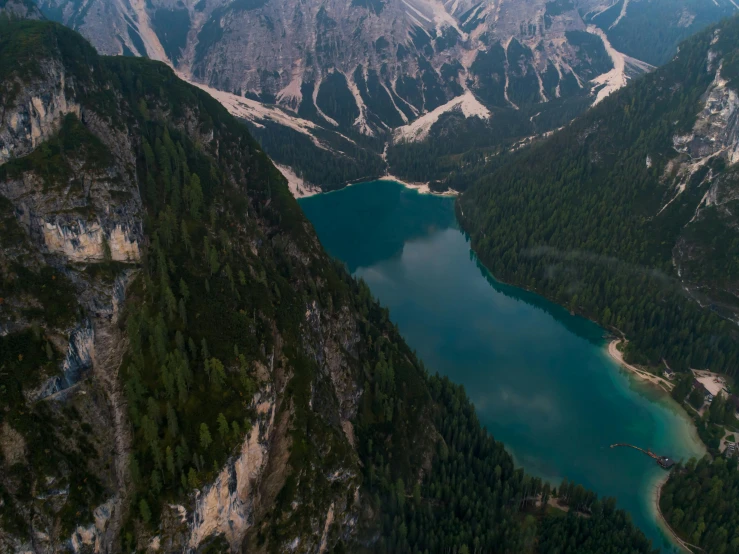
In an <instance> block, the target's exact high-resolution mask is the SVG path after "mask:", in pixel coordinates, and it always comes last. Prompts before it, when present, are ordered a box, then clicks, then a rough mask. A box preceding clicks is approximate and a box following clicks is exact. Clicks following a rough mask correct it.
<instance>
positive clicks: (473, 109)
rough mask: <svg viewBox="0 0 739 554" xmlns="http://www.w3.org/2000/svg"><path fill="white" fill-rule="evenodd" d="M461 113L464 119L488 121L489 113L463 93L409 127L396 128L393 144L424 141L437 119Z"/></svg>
mask: <svg viewBox="0 0 739 554" xmlns="http://www.w3.org/2000/svg"><path fill="white" fill-rule="evenodd" d="M453 111H461V112H462V114H463V115H464V116H465V117H466V118H470V117H479V118H480V119H489V118H490V111H489V110H488V109H487V108H486V107H485V106H483V105H482V104H481V103H480V101H479V100H477V98H475V95H474V94H472V93H471V92H470V91H467V92H465V93H464V94H463V95H462V96H458V97H456V98H454V99H452V100H450V101H449V102H447V103H446V104H443V105H441V106H439V107H438V108H436V109H435V110H433V111H431V112H429V113H427V114H425V115H422V116H421V117H419V118H418V119H416V120H415V121H414V122H413V123H411V124H410V125H403V126H402V127H398V128H397V129H395V131H394V132H393V142H396V143H398V142H419V141H422V140H423V139H425V138H426V137H427V136H428V134H429V131H430V130H431V127H432V126H433V125H434V123H436V122H437V121H438V120H439V118H440V117H441V116H442V115H443V114H445V113H449V112H453Z"/></svg>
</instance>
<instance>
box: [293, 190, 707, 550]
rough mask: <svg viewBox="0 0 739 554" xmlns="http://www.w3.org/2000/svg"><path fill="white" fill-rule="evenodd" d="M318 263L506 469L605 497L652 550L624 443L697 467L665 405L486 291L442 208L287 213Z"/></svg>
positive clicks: (357, 201) (647, 471) (341, 203)
mask: <svg viewBox="0 0 739 554" xmlns="http://www.w3.org/2000/svg"><path fill="white" fill-rule="evenodd" d="M300 204H301V206H302V207H303V210H304V211H305V213H306V215H307V216H308V218H309V219H310V220H311V221H312V222H313V225H314V227H315V229H316V231H317V232H318V236H319V237H320V239H321V242H322V243H323V245H324V247H325V248H326V249H327V250H328V252H329V253H330V254H331V255H333V256H335V257H336V258H339V259H340V260H342V261H343V262H345V263H346V265H347V267H348V268H349V270H350V271H351V273H352V274H353V275H355V276H356V277H361V278H362V279H364V280H365V281H366V282H367V284H368V285H369V287H370V289H371V290H372V293H373V294H374V295H375V296H376V297H378V298H379V300H380V301H381V302H382V304H384V305H385V306H387V307H388V308H389V309H390V316H391V319H392V320H393V321H394V322H395V323H397V325H398V327H399V328H400V331H401V333H402V334H403V336H404V337H405V339H406V341H407V342H408V344H409V345H410V346H411V347H412V348H414V349H416V351H417V352H418V354H419V355H420V357H421V359H422V360H423V361H424V363H425V365H426V367H427V369H428V370H429V371H432V372H434V371H438V372H439V373H442V374H445V375H448V376H449V377H450V378H451V379H452V380H454V381H456V382H458V383H461V384H463V385H464V386H465V388H466V390H467V394H468V395H469V396H470V398H471V399H472V401H473V402H474V404H475V406H476V408H477V412H478V415H479V418H480V421H481V422H482V423H483V424H484V425H485V426H486V427H487V428H488V430H489V431H490V432H491V433H492V434H493V436H494V437H495V438H496V439H497V440H500V441H503V442H504V443H505V445H506V448H507V449H508V451H509V452H510V453H511V454H512V455H513V457H514V459H515V460H516V463H517V464H519V465H522V466H523V467H524V468H525V469H526V470H527V471H529V472H531V473H532V474H535V475H538V476H540V477H542V478H545V479H548V480H550V481H552V482H559V481H561V479H562V478H564V477H566V478H567V479H569V480H571V481H576V482H578V483H581V484H583V485H584V486H585V487H587V488H590V489H593V490H595V491H596V492H598V494H600V495H606V496H615V497H616V498H617V499H618V503H619V505H620V506H621V507H622V508H625V509H626V510H628V511H629V512H630V513H631V515H632V517H633V519H634V521H635V523H636V524H637V525H639V526H640V527H641V529H642V530H643V531H644V532H645V533H646V534H647V536H648V537H650V538H651V539H652V540H653V542H654V544H655V545H656V546H659V547H661V548H663V549H664V550H665V551H669V550H672V546H671V543H669V542H668V541H667V539H666V537H665V535H664V533H663V532H662V531H661V529H660V526H659V525H658V523H657V518H656V514H655V512H654V508H653V503H652V494H653V491H654V486H655V483H656V482H657V481H658V480H659V479H660V478H661V477H663V476H664V475H665V472H664V470H662V469H661V468H660V467H659V466H657V464H656V463H655V461H654V460H652V459H651V458H648V457H647V456H645V455H644V454H642V453H640V452H638V451H636V450H632V449H627V448H616V449H611V448H610V445H611V444H614V443H618V442H626V443H631V444H635V445H637V446H641V447H642V448H645V449H646V448H651V449H652V450H653V451H655V452H657V453H659V454H662V455H669V456H670V457H674V458H676V459H680V458H684V459H687V458H689V457H690V456H700V455H702V452H703V450H702V447H701V446H700V443H699V442H698V439H697V437H695V435H694V433H693V432H692V429H691V427H690V424H689V423H688V420H687V418H686V417H685V416H684V415H683V414H682V412H681V411H680V410H679V409H678V407H677V405H675V404H674V403H673V402H672V401H671V400H670V399H669V397H667V395H665V394H663V393H662V392H660V391H657V390H654V389H653V388H652V387H651V386H650V385H647V384H646V383H644V382H642V381H638V380H636V378H634V377H632V376H631V375H630V374H628V373H627V372H626V371H625V370H623V369H621V368H620V367H619V366H618V365H617V364H616V363H615V362H614V361H613V360H611V358H610V357H609V356H608V353H607V351H606V348H605V345H606V341H605V340H604V338H603V335H604V331H603V329H601V328H600V327H598V326H597V325H595V324H594V323H592V322H590V321H588V320H586V319H583V318H581V317H577V316H571V315H570V314H569V313H568V312H567V311H566V310H565V309H564V308H561V307H559V306H557V305H555V304H552V303H551V302H548V301H547V300H545V299H543V298H541V297H540V296H537V295H536V294H533V293H529V292H526V291H524V290H521V289H518V288H515V287H511V286H508V285H504V284H501V283H499V282H497V281H495V280H494V279H493V278H492V277H491V276H490V275H489V273H488V272H487V271H486V270H485V269H484V268H483V267H482V265H481V264H479V263H478V261H477V259H476V257H475V256H474V255H473V253H472V251H471V250H470V245H469V242H467V240H466V237H465V235H464V234H463V233H462V232H461V231H460V230H459V227H458V225H457V223H456V220H455V216H454V209H453V206H454V201H453V199H451V198H443V197H437V196H431V195H421V194H418V193H417V192H416V191H414V190H410V189H406V188H404V187H403V186H401V185H399V184H397V183H393V182H387V181H378V182H372V183H363V184H360V185H354V186H351V187H348V188H346V189H343V190H341V191H337V192H332V193H328V194H322V195H318V196H314V197H310V198H306V199H303V200H301V201H300Z"/></svg>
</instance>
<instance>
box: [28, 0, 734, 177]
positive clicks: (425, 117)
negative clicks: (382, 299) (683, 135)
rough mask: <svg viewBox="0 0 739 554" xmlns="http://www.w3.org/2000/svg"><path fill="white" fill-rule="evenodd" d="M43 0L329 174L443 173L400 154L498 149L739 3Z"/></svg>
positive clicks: (545, 126)
mask: <svg viewBox="0 0 739 554" xmlns="http://www.w3.org/2000/svg"><path fill="white" fill-rule="evenodd" d="M40 5H41V7H42V9H43V11H44V13H45V14H46V15H47V17H50V18H52V19H56V20H58V21H61V22H63V23H65V24H66V25H68V26H70V27H72V28H73V29H76V30H79V31H80V32H81V33H82V34H84V35H85V36H86V37H87V38H88V39H89V40H90V41H91V42H92V44H93V45H94V46H95V47H96V48H97V49H98V50H99V51H100V52H102V53H105V54H123V55H138V56H147V57H150V58H152V59H157V60H162V61H166V62H167V63H169V64H170V65H172V66H173V67H175V68H176V69H177V71H178V72H179V73H180V74H181V75H182V76H183V77H185V78H186V79H188V80H190V81H193V82H197V83H200V84H202V85H205V86H207V87H210V88H212V89H214V90H216V91H219V92H218V94H219V97H220V98H222V99H226V105H227V106H234V105H241V106H248V107H246V108H243V107H242V108H240V109H236V110H234V111H233V112H232V113H236V114H239V115H240V116H241V117H245V118H247V119H248V120H249V121H250V122H252V123H253V125H252V127H251V129H252V132H254V133H255V135H256V137H257V138H258V139H259V140H260V142H261V143H262V144H263V145H264V147H265V150H266V151H267V152H268V153H269V154H270V156H271V157H272V158H273V159H275V160H276V161H277V162H279V163H281V164H283V165H285V166H290V167H292V168H293V169H294V170H295V172H296V173H298V174H300V175H302V176H304V177H305V179H306V180H307V181H310V182H313V183H317V184H319V185H320V186H322V187H324V188H333V187H336V186H343V184H345V183H346V182H348V181H352V180H358V179H363V178H364V179H366V178H371V177H373V176H378V175H381V174H383V173H388V172H390V173H395V174H399V175H401V176H403V177H405V178H408V179H412V180H424V181H428V180H431V179H440V178H444V175H445V173H448V171H445V170H444V168H442V167H433V170H431V169H427V171H425V172H424V171H421V172H419V171H417V170H415V171H414V170H413V168H409V167H408V164H407V163H397V162H398V160H399V159H401V158H403V157H409V156H414V155H415V154H414V148H413V143H417V142H424V141H429V142H434V139H437V141H438V142H439V144H438V145H434V146H432V148H433V149H434V152H435V154H436V155H437V157H438V156H439V155H446V156H455V155H460V154H463V153H465V152H467V151H468V143H469V142H470V141H469V138H467V137H468V136H469V135H475V136H476V138H475V140H474V147H475V148H481V147H482V148H488V149H490V148H492V149H495V148H498V147H500V145H508V146H510V145H511V144H513V143H515V142H516V141H519V140H522V139H527V137H533V136H537V135H541V134H542V133H545V132H548V131H551V130H553V129H556V128H558V127H561V126H562V125H564V124H566V123H567V122H569V121H570V120H571V119H572V118H573V117H575V116H576V115H578V114H580V113H581V112H582V111H583V110H585V109H586V108H587V107H588V106H590V105H591V104H592V103H597V102H600V101H601V100H602V99H603V98H605V97H606V96H607V95H608V94H610V93H611V92H612V91H614V90H617V89H618V88H620V87H622V86H623V85H624V84H625V83H626V81H627V80H628V79H629V78H631V77H633V76H635V75H639V74H642V73H644V72H645V71H648V70H650V69H651V67H652V66H651V65H650V63H652V64H656V63H663V62H664V61H666V60H667V59H669V58H670V57H671V56H672V55H673V54H674V52H675V49H676V46H677V43H678V42H679V41H680V40H682V39H683V38H685V37H686V36H688V34H690V33H692V32H694V31H696V30H697V29H699V28H701V27H703V26H705V25H707V24H708V23H710V22H713V21H717V20H718V19H720V18H721V17H724V16H726V15H730V14H731V13H733V12H734V11H735V10H736V7H735V6H734V4H733V3H731V1H730V0H720V2H719V1H718V0H717V1H716V2H704V1H702V0H679V2H678V5H677V6H676V5H675V2H674V0H649V1H648V0H626V2H624V1H623V0H620V1H614V0H552V1H547V0H525V1H521V0H491V1H487V0H486V1H482V2H476V1H474V0H449V1H447V2H442V1H440V0H366V1H365V0H353V1H352V2H351V3H346V2H340V1H337V0H322V1H321V2H310V3H304V2H296V1H294V0H270V1H265V0H236V1H232V0H186V1H183V0H178V1H177V2H174V1H171V0H154V1H148V2H143V1H138V0H136V1H131V2H128V1H125V2H123V1H120V2H119V1H115V2H110V1H108V0H83V1H77V0H43V1H42V2H41V3H40ZM663 12H664V13H667V14H668V16H666V17H662V16H660V14H661V13H663ZM655 25H656V28H655ZM611 39H613V40H615V41H616V43H615V44H616V45H615V46H614V45H612V42H611ZM647 62H649V63H647ZM450 135H452V136H455V137H456V136H463V137H465V139H463V140H461V141H458V140H453V141H450V140H449V136H450ZM367 138H368V139H370V140H365V139H367ZM286 142H287V143H289V144H291V145H292V144H298V145H300V147H290V148H288V147H286V146H285V144H284V143H286ZM450 144H456V145H465V146H463V147H462V146H457V147H451V149H450V146H449V145H450ZM386 147H387V148H386ZM387 149H390V150H393V151H392V152H390V153H389V154H388V153H387V152H386V150H387ZM383 152H385V153H384V154H383ZM394 162H395V163H394Z"/></svg>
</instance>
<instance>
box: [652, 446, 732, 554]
mask: <svg viewBox="0 0 739 554" xmlns="http://www.w3.org/2000/svg"><path fill="white" fill-rule="evenodd" d="M660 509H661V510H662V513H663V515H664V516H665V518H666V520H667V522H668V523H669V524H670V526H671V527H672V528H673V529H674V530H675V531H676V532H677V533H678V535H679V536H680V537H682V538H683V539H684V540H685V541H687V542H688V543H690V544H694V545H696V546H698V547H699V548H701V549H703V550H704V551H705V552H710V553H711V554H736V553H737V552H739V471H737V458H736V457H731V458H728V459H727V458H716V459H715V460H713V461H711V460H710V459H709V458H707V457H706V458H703V459H702V460H700V461H698V462H696V461H695V460H691V461H689V462H688V463H687V464H686V465H685V467H677V468H676V469H675V471H674V472H673V473H672V475H670V479H669V481H667V483H666V484H665V485H664V486H663V487H662V492H661V495H660Z"/></svg>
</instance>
